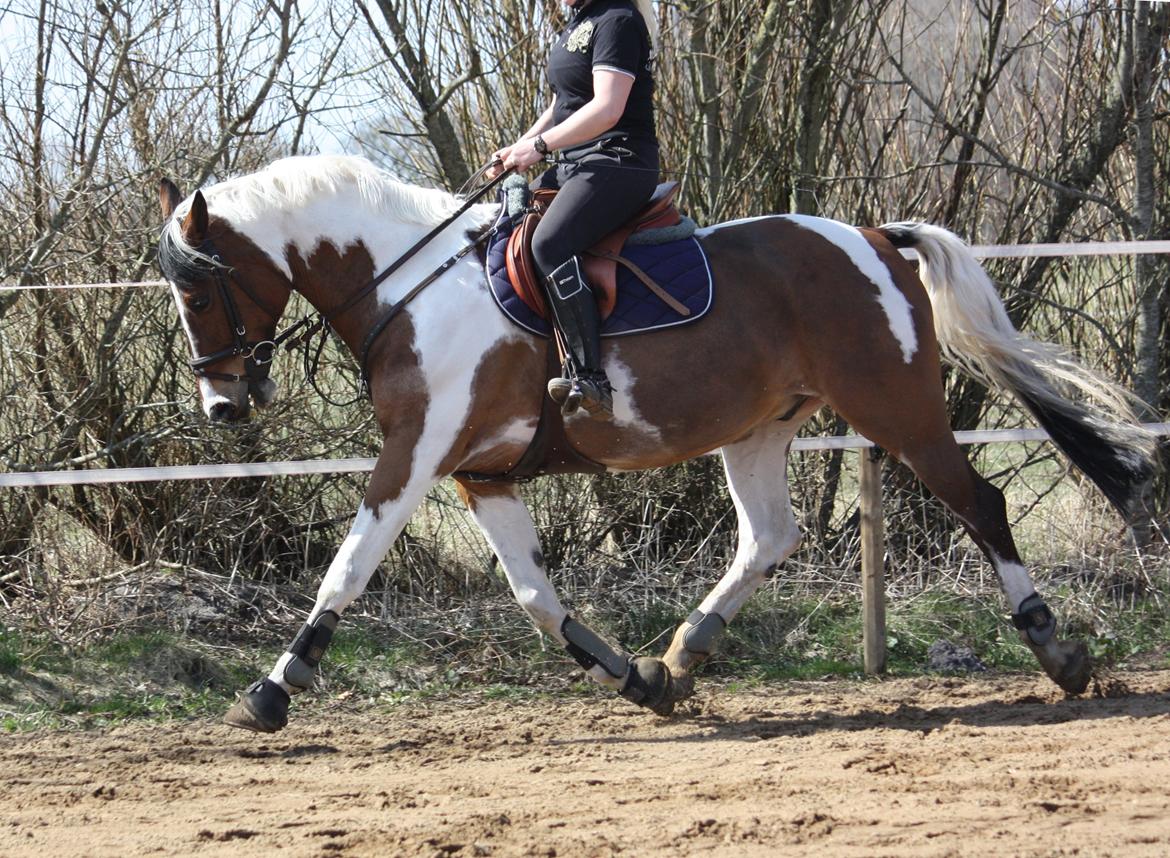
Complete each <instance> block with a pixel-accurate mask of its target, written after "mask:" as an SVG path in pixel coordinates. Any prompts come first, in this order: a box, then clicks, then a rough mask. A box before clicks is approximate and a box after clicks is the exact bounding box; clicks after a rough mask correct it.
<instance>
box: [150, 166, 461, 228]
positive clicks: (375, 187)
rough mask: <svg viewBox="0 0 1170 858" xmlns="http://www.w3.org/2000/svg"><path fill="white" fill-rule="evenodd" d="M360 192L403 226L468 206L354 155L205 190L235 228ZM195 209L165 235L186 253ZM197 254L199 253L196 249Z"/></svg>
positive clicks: (182, 209) (182, 211) (178, 217)
mask: <svg viewBox="0 0 1170 858" xmlns="http://www.w3.org/2000/svg"><path fill="white" fill-rule="evenodd" d="M351 189H352V190H356V191H357V193H358V195H359V197H360V199H361V201H362V203H363V204H364V205H366V206H368V207H369V209H370V211H371V213H374V214H380V215H384V216H385V217H387V218H388V219H391V220H395V221H398V222H400V223H418V224H422V225H433V224H437V223H440V222H441V221H442V220H443V219H444V218H446V217H448V216H449V215H451V214H453V213H454V212H455V211H456V210H457V209H458V208H459V206H460V204H461V203H462V201H461V200H460V199H459V197H456V196H455V195H454V194H450V193H447V192H446V191H442V190H437V189H434V188H421V187H418V186H415V185H408V184H406V183H405V182H401V181H399V180H398V179H396V178H394V177H393V176H391V175H390V174H389V173H387V172H386V171H384V170H382V169H379V168H378V167H376V166H374V165H373V164H372V163H370V162H369V161H367V160H366V159H365V158H361V157H357V156H353V155H301V156H296V157H293V158H282V159H281V160H279V161H274V162H273V163H271V164H269V165H268V166H267V167H265V168H264V169H262V170H259V171H257V172H255V173H250V174H248V175H245V176H238V177H236V178H233V179H227V180H225V181H223V182H220V183H218V184H215V185H212V186H211V187H209V188H206V189H204V191H203V195H204V197H205V198H206V199H207V206H208V209H209V210H210V212H211V214H212V215H214V216H216V217H220V218H223V219H224V220H226V221H227V222H228V223H230V224H232V225H233V226H235V227H239V228H243V229H244V231H245V232H246V225H247V224H249V223H256V222H263V221H264V220H266V219H268V218H272V217H277V216H279V215H281V214H283V213H287V212H289V211H291V210H293V209H297V208H301V207H302V206H305V205H307V204H309V203H311V202H313V201H314V200H317V199H320V198H321V197H323V196H329V195H334V194H338V193H340V192H343V191H346V190H351ZM189 209H190V203H189V202H183V203H181V204H180V205H179V206H178V207H177V208H176V210H175V214H174V216H173V217H172V218H171V220H170V222H169V223H168V224H167V225H166V227H165V228H164V230H163V233H164V237H165V238H164V240H165V242H166V243H168V244H170V245H172V247H174V246H178V247H186V242H184V241H183V237H182V219H183V217H184V216H185V215H186V214H187V212H188V210H189ZM192 250H193V249H192Z"/></svg>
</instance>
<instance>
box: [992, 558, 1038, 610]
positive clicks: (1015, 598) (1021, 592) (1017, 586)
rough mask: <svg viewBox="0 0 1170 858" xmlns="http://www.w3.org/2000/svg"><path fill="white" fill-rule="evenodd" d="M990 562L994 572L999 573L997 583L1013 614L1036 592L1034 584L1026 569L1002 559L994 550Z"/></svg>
mask: <svg viewBox="0 0 1170 858" xmlns="http://www.w3.org/2000/svg"><path fill="white" fill-rule="evenodd" d="M991 562H992V565H994V566H995V571H996V574H998V575H999V584H1000V587H1001V588H1002V589H1003V594H1004V596H1005V597H1006V598H1007V603H1008V607H1009V608H1011V609H1012V613H1013V614H1014V613H1016V612H1018V611H1019V610H1020V605H1021V604H1022V603H1023V601H1024V600H1025V599H1026V598H1028V597H1029V596H1031V595H1032V594H1033V593H1035V592H1036V585H1035V584H1034V583H1033V582H1032V576H1031V575H1029V574H1028V570H1027V569H1025V568H1024V567H1023V566H1022V565H1021V564H1019V563H1013V562H1010V561H1007V560H1003V559H1001V558H1000V557H998V556H997V555H996V554H995V553H994V552H993V553H992V555H991Z"/></svg>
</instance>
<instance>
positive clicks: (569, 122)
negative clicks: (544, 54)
mask: <svg viewBox="0 0 1170 858" xmlns="http://www.w3.org/2000/svg"><path fill="white" fill-rule="evenodd" d="M566 5H568V6H569V7H570V8H571V9H572V17H571V18H570V20H569V23H568V25H567V26H566V27H565V29H564V30H563V31H562V32H561V34H560V35H559V36H557V38H556V40H555V41H554V42H553V45H552V50H551V51H550V53H549V58H548V70H547V73H548V80H549V83H550V84H551V86H552V90H553V100H552V103H551V104H549V106H548V108H547V109H546V110H545V111H544V113H542V114H541V116H540V118H539V119H538V120H536V123H535V124H534V125H533V126H532V127H531V128H529V129H528V131H526V132H525V133H524V135H523V136H522V137H521V138H520V139H519V140H517V141H516V142H515V143H513V144H512V145H511V146H506V147H504V148H503V149H500V150H499V151H497V152H496V153H495V157H496V158H499V159H500V160H501V161H502V162H503V168H505V169H506V168H514V169H516V170H526V169H527V168H528V167H531V166H532V165H533V164H535V163H536V162H537V161H540V160H541V159H542V158H544V157H545V156H546V155H548V154H549V153H550V152H553V151H559V152H560V158H559V159H558V162H557V164H556V165H555V166H552V167H549V168H548V169H547V170H545V172H544V173H543V174H541V176H540V177H539V178H538V179H537V180H536V181H535V182H533V185H532V187H533V188H534V189H538V188H559V189H560V190H559V192H558V193H557V195H556V197H555V198H554V200H553V202H552V204H551V205H550V206H549V207H548V211H547V212H546V213H545V214H544V217H543V218H542V219H541V221H540V224H539V225H538V226H537V228H536V231H535V233H534V234H533V237H532V255H533V258H534V261H535V263H536V267H537V269H538V270H539V271H540V273H541V274H542V275H543V276H544V279H545V281H546V282H545V292H546V294H547V295H548V297H549V304H550V306H551V307H552V311H553V317H554V321H555V324H556V326H557V328H558V329H559V330H560V332H561V335H562V337H561V338H562V342H563V343H564V344H565V346H566V351H567V355H566V360H565V369H564V370H563V372H565V375H566V377H562V378H554V379H552V380H551V381H549V383H548V392H549V395H550V396H551V397H552V398H553V399H555V400H556V401H557V402H558V403H560V404H562V405H564V406H565V411H566V413H571V412H572V411H575V410H576V408H577V405H578V404H580V405H581V406H584V408H585V409H586V410H587V411H588V412H589V413H590V414H597V413H606V414H611V413H612V412H613V393H612V390H611V388H610V384H609V379H608V378H607V377H606V375H605V370H604V369H603V368H602V365H601V343H600V319H599V317H598V312H597V304H596V301H595V300H594V297H593V293H592V291H591V290H590V288H589V286H588V284H587V283H585V280H584V278H583V276H582V274H581V266H580V263H579V260H578V256H579V255H580V254H581V253H583V252H584V251H586V250H588V249H589V248H590V247H592V246H593V245H594V244H596V243H597V242H598V241H599V240H600V239H602V238H603V237H604V236H605V235H606V233H608V232H610V231H612V230H613V229H615V228H616V227H618V226H619V225H621V224H622V223H624V222H625V221H626V220H628V219H629V218H631V217H633V215H634V214H636V213H637V211H638V210H639V209H640V208H641V207H642V205H643V204H645V202H646V201H647V200H648V199H649V198H650V197H651V196H652V195H653V193H654V189H655V187H656V186H657V184H658V140H657V137H656V134H655V130H654V107H653V103H652V99H653V94H654V82H653V79H652V77H651V62H652V59H653V54H654V47H655V41H656V36H657V25H656V22H655V19H654V15H653V11H652V10H651V8H650V0H566ZM615 168H621V169H620V170H619V169H615ZM566 400H568V402H566Z"/></svg>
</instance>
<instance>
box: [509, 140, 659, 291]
mask: <svg viewBox="0 0 1170 858" xmlns="http://www.w3.org/2000/svg"><path fill="white" fill-rule="evenodd" d="M623 168H627V169H623ZM657 186H658V157H657V152H654V153H653V154H652V155H650V156H649V157H642V156H639V155H627V154H615V153H613V152H611V151H606V150H603V151H601V152H595V153H593V154H591V155H586V156H585V157H584V158H582V159H581V160H579V161H573V162H571V163H562V164H558V165H556V166H555V167H552V168H550V169H548V170H546V171H545V172H544V173H543V174H542V175H541V176H540V178H538V179H537V180H536V181H535V182H534V183H533V185H532V187H533V188H558V187H559V188H560V191H559V192H558V193H557V195H556V197H555V198H554V199H553V201H552V204H551V205H550V206H549V208H548V211H547V212H546V213H545V215H544V217H543V218H541V221H540V223H539V224H538V225H537V227H536V232H535V233H533V236H532V256H533V259H534V260H535V261H536V267H537V268H539V269H540V272H541V273H542V274H545V275H547V274H549V273H550V272H552V271H554V270H555V269H556V268H557V267H559V266H560V265H561V264H563V263H564V262H566V261H568V259H569V258H570V257H573V256H576V255H578V254H580V253H582V252H584V251H586V250H588V249H589V248H590V247H592V246H593V245H595V244H596V243H597V242H598V241H600V240H601V239H602V238H604V237H605V236H606V235H607V234H608V233H610V232H612V231H613V230H615V229H617V228H618V227H619V226H621V225H622V224H623V223H625V222H626V221H627V220H629V219H630V218H631V217H633V216H634V215H635V214H637V213H638V210H639V209H641V208H642V206H643V205H645V203H646V201H647V200H649V199H650V197H651V196H652V195H653V194H654V189H655V188H656V187H657Z"/></svg>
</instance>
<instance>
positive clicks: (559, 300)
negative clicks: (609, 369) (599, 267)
mask: <svg viewBox="0 0 1170 858" xmlns="http://www.w3.org/2000/svg"><path fill="white" fill-rule="evenodd" d="M545 291H546V293H547V294H548V298H549V305H550V306H551V307H552V314H553V321H554V322H555V324H556V326H557V330H558V331H560V333H561V339H562V342H563V344H564V347H565V351H566V353H567V354H566V356H565V363H564V367H563V368H562V372H563V373H564V374H563V375H562V376H561V377H559V378H554V379H551V380H550V381H549V383H548V395H549V396H551V397H552V399H553V401H554V402H557V403H559V404H560V406H561V412H562V413H563V414H565V415H569V414H573V413H575V412H576V411H577V409H578V408H584V409H585V410H586V411H588V412H589V413H590V414H602V415H606V414H613V389H612V388H611V387H610V384H609V379H608V378H607V377H606V375H605V370H603V369H602V368H601V317H600V316H599V315H598V312H597V302H596V301H595V300H594V297H593V292H592V291H591V290H590V289H589V287H588V286H587V285H586V284H585V280H584V278H583V277H582V276H581V267H580V265H578V263H577V257H575V256H574V257H572V258H570V259H569V261H568V262H565V263H564V264H562V265H560V266H559V267H557V268H556V269H555V270H554V271H553V272H552V273H551V274H549V275H548V277H547V278H546V282H545Z"/></svg>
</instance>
